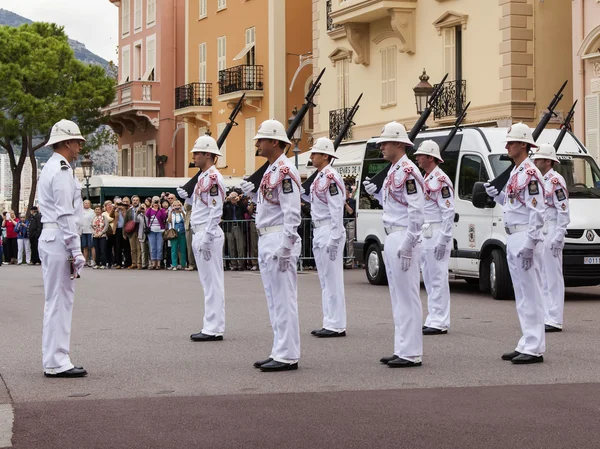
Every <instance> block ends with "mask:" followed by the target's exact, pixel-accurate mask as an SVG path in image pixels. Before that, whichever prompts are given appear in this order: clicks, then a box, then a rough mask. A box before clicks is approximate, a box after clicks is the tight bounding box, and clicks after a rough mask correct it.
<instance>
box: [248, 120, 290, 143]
mask: <svg viewBox="0 0 600 449" xmlns="http://www.w3.org/2000/svg"><path fill="white" fill-rule="evenodd" d="M258 139H273V140H279V141H281V142H285V143H287V144H288V145H291V144H292V142H290V139H288V136H287V133H286V132H285V128H284V127H283V125H282V124H281V122H278V121H277V120H265V121H264V122H262V123H261V124H260V126H259V127H258V131H257V132H256V136H254V140H258Z"/></svg>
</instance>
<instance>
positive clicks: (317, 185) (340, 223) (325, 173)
mask: <svg viewBox="0 0 600 449" xmlns="http://www.w3.org/2000/svg"><path fill="white" fill-rule="evenodd" d="M310 203H311V209H310V214H311V217H312V220H313V222H320V221H323V220H330V223H329V228H330V233H329V243H330V244H335V245H338V244H339V243H340V241H341V240H342V239H343V237H344V232H345V230H344V205H345V204H346V186H345V185H344V180H343V179H342V176H341V175H340V174H339V173H338V171H337V170H335V169H334V168H332V167H331V165H327V166H326V167H325V168H323V170H321V171H320V172H319V174H318V175H317V177H316V179H315V180H314V182H313V183H312V185H311V186H310Z"/></svg>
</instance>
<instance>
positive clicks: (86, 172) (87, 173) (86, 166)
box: [81, 154, 94, 201]
mask: <svg viewBox="0 0 600 449" xmlns="http://www.w3.org/2000/svg"><path fill="white" fill-rule="evenodd" d="M93 165H94V162H93V161H92V159H91V158H90V155H89V154H86V155H84V156H83V160H82V161H81V168H82V169H83V177H84V178H85V190H86V194H87V199H88V200H90V201H91V198H92V197H91V196H90V178H91V177H92V172H93Z"/></svg>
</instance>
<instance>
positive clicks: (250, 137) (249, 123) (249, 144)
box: [244, 108, 312, 175]
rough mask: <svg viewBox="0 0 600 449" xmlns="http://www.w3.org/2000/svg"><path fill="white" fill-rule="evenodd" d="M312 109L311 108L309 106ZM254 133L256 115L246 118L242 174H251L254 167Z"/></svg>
mask: <svg viewBox="0 0 600 449" xmlns="http://www.w3.org/2000/svg"><path fill="white" fill-rule="evenodd" d="M311 109H312V108H311ZM255 135H256V117H250V118H247V119H246V145H245V147H246V161H245V162H246V164H245V167H244V174H246V175H251V174H252V173H254V171H255V169H256V167H255V166H256V156H255V154H256V150H255V141H254V136H255Z"/></svg>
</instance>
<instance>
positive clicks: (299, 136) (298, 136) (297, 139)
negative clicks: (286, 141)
mask: <svg viewBox="0 0 600 449" xmlns="http://www.w3.org/2000/svg"><path fill="white" fill-rule="evenodd" d="M296 115H298V108H297V107H296V106H294V110H293V111H292V115H291V117H290V118H289V119H288V125H291V124H292V122H293V121H294V119H295V118H296ZM290 140H291V141H292V142H293V143H294V149H293V150H292V152H293V153H294V159H295V163H296V168H298V154H300V148H298V142H300V141H301V140H302V123H300V125H298V128H296V130H295V131H294V135H293V136H292V138H291V139H290Z"/></svg>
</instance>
